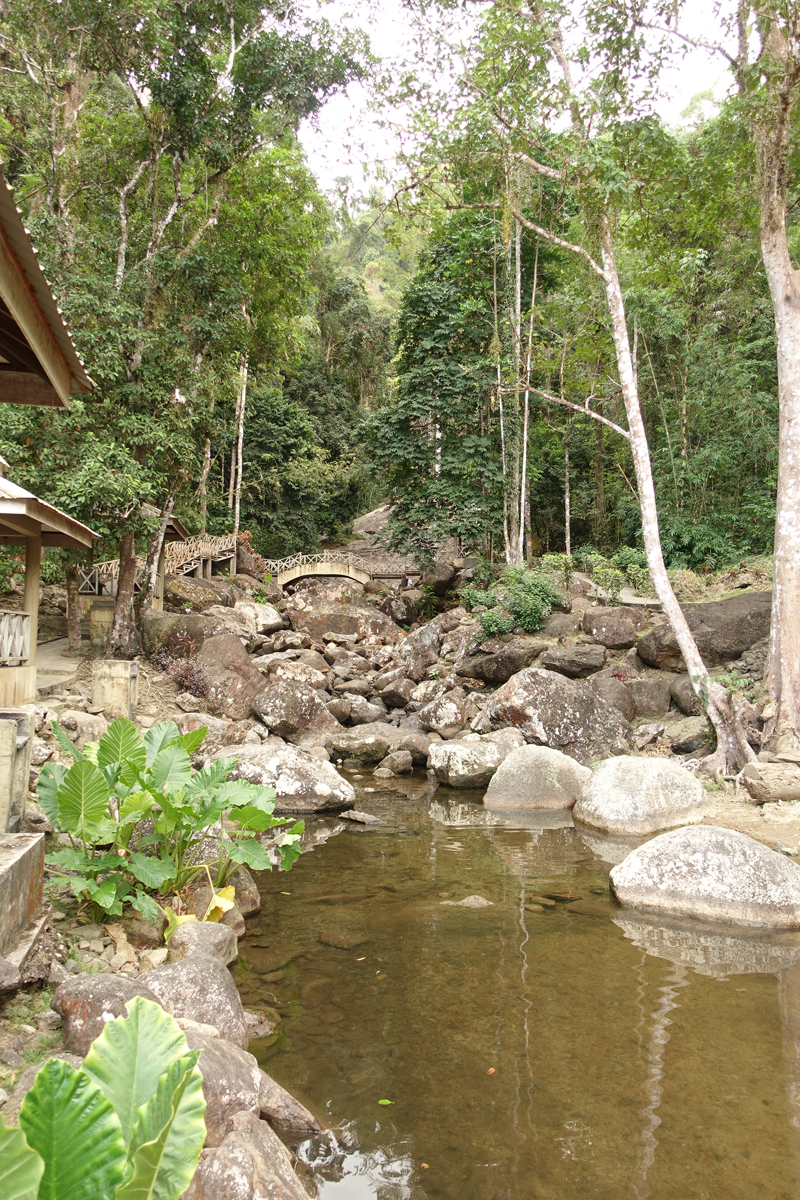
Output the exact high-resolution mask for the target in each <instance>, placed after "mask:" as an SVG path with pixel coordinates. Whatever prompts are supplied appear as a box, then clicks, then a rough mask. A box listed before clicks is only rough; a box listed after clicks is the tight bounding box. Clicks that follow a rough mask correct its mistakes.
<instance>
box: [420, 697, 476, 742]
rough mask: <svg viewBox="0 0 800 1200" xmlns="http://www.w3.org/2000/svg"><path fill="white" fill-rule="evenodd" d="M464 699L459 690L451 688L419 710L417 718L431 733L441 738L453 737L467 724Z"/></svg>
mask: <svg viewBox="0 0 800 1200" xmlns="http://www.w3.org/2000/svg"><path fill="white" fill-rule="evenodd" d="M466 699H467V698H466V696H465V695H464V692H463V691H462V689H461V688H453V689H452V691H450V692H445V693H444V695H442V696H438V697H437V698H436V699H435V700H432V701H431V702H430V704H425V705H424V706H423V707H422V708H420V709H419V710H418V712H417V718H418V719H419V722H420V724H421V725H422V727H423V728H424V729H428V730H430V731H431V733H438V734H439V736H440V737H443V738H448V737H453V736H454V734H456V733H458V732H459V730H461V729H463V728H464V726H465V725H466V723H467V708H466Z"/></svg>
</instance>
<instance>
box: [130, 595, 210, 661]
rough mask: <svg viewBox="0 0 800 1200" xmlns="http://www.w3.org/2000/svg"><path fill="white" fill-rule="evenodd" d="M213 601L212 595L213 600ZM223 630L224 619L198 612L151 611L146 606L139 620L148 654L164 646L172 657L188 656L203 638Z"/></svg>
mask: <svg viewBox="0 0 800 1200" xmlns="http://www.w3.org/2000/svg"><path fill="white" fill-rule="evenodd" d="M217 603H218V601H217V599H216V597H215V599H214V604H217ZM208 607H212V605H209V606H208ZM225 632H226V628H225V622H224V621H223V620H222V619H221V618H219V617H214V616H210V617H209V616H205V615H203V614H201V613H168V612H154V611H153V610H152V609H149V610H148V611H147V612H146V613H145V615H144V618H143V621H142V640H143V642H144V651H145V654H147V656H148V657H152V655H154V654H155V653H156V652H157V651H158V650H164V651H165V652H166V653H167V654H171V655H172V656H173V657H174V658H190V657H191V656H192V655H193V654H195V653H196V652H197V650H198V649H199V648H200V647H201V646H202V645H203V642H204V641H205V640H206V638H211V637H217V636H218V635H219V634H221V633H225Z"/></svg>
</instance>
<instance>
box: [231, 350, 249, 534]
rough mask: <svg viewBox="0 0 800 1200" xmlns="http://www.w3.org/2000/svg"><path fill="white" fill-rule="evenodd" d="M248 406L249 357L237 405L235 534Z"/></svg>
mask: <svg viewBox="0 0 800 1200" xmlns="http://www.w3.org/2000/svg"><path fill="white" fill-rule="evenodd" d="M246 404H247V355H245V356H244V362H243V363H242V370H241V390H240V392H239V403H238V405H237V421H238V428H237V431H236V487H235V489H234V505H233V532H234V533H238V532H239V515H240V513H241V508H242V447H243V446H244V410H245V405H246Z"/></svg>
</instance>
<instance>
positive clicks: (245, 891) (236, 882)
mask: <svg viewBox="0 0 800 1200" xmlns="http://www.w3.org/2000/svg"><path fill="white" fill-rule="evenodd" d="M228 883H232V884H233V886H234V887H235V888H236V903H237V904H238V906H239V908H240V909H241V912H242V916H244V917H254V916H255V915H256V913H260V912H261V892H260V891H259V890H258V884H257V883H256V881H255V879H253V876H252V875H251V874H250V872H249V871H248V869H247V867H244V866H242V867H237V868H236V870H235V871H234V872H233V874H232V875H231V876H230V877H229V879H228Z"/></svg>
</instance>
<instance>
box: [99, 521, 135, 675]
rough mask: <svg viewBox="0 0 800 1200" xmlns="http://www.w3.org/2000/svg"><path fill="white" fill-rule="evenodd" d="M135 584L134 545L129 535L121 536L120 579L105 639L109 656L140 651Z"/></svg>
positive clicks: (126, 655)
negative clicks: (109, 633) (134, 603)
mask: <svg viewBox="0 0 800 1200" xmlns="http://www.w3.org/2000/svg"><path fill="white" fill-rule="evenodd" d="M135 583H136V545H135V542H134V537H133V534H132V533H123V535H122V538H121V540H120V543H119V578H118V580H117V599H116V603H115V605H114V620H113V623H112V625H111V636H110V637H109V639H108V651H107V653H108V655H109V657H113V658H133V657H134V656H135V655H136V654H138V652H139V639H138V637H137V634H136V624H135V622H134V619H133V592H134V585H135Z"/></svg>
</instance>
